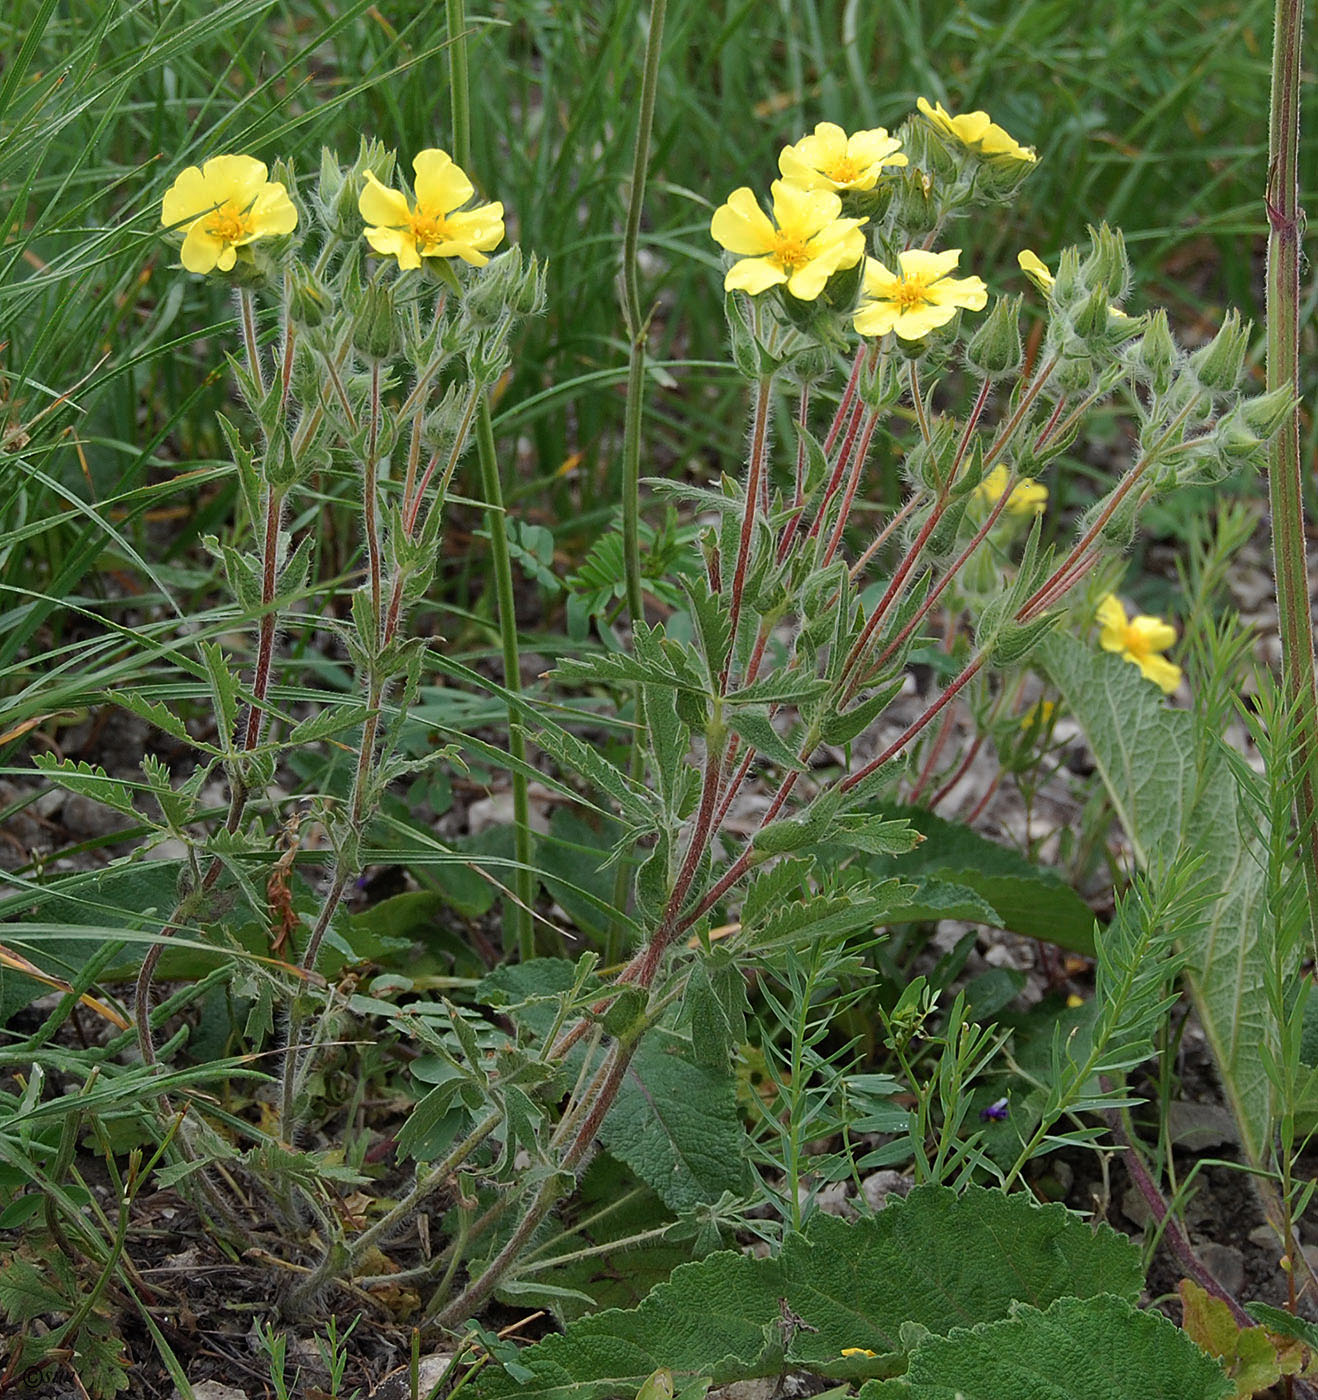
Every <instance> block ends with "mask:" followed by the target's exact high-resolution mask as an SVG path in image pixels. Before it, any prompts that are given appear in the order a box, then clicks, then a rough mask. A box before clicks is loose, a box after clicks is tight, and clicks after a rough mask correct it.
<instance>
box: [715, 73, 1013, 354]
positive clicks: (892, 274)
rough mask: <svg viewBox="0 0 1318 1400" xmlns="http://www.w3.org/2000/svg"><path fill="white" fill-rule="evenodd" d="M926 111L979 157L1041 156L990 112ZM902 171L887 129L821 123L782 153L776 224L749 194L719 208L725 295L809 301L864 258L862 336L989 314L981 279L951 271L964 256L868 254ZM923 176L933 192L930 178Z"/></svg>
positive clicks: (907, 332) (923, 330) (916, 334)
mask: <svg viewBox="0 0 1318 1400" xmlns="http://www.w3.org/2000/svg"><path fill="white" fill-rule="evenodd" d="M919 108H920V112H921V113H922V115H923V116H925V117H926V118H927V119H928V121H929V123H930V126H931V128H933V129H935V130H937V131H938V132H940V133H941V135H942V136H944V137H951V138H952V139H954V140H956V141H958V142H960V143H961V144H962V145H963V146H964V147H965V148H966V150H967V151H968V152H970V153H971V155H972V157H973V158H975V159H978V160H980V161H1005V162H1007V163H1012V162H1026V163H1032V162H1033V161H1034V160H1035V159H1036V157H1035V154H1034V152H1033V151H1032V150H1030V149H1029V148H1027V147H1024V146H1021V145H1020V144H1019V143H1018V142H1016V141H1015V140H1014V139H1013V138H1012V137H1011V136H1009V135H1008V134H1007V133H1006V132H1005V131H1003V129H1002V128H1001V127H1000V126H996V125H994V124H993V123H992V122H991V121H990V120H989V118H988V116H987V114H986V113H983V112H971V113H968V114H966V115H965V116H961V117H952V116H949V115H948V114H947V113H946V112H945V111H944V110H943V108H942V106H941V104H940V105H937V106H934V107H930V105H929V103H928V102H926V101H925V100H924V98H921V99H920V103H919ZM907 165H908V157H907V155H906V153H905V152H904V151H903V150H902V138H901V136H900V135H897V136H894V135H890V134H889V132H888V131H887V130H886V129H885V128H884V127H874V128H872V129H870V130H867V131H856V132H852V133H851V134H848V133H847V132H846V131H844V130H843V129H842V128H841V127H840V126H837V125H835V124H834V123H833V122H820V123H819V124H818V125H817V126H816V127H815V129H814V131H813V132H812V133H810V134H809V135H808V136H803V137H802V138H801V139H800V140H799V141H797V142H795V143H794V144H792V145H790V146H786V147H784V148H783V150H782V152H781V153H780V155H779V157H778V168H779V170H780V171H781V173H782V178H781V179H779V180H776V181H774V184H773V186H772V190H771V198H772V209H773V216H772V218H770V217H769V215H768V214H766V213H765V211H764V209H763V208H762V207H761V204H760V201H759V199H758V198H757V197H756V195H755V192H754V191H753V190H752V189H750V188H749V187H747V186H742V187H741V188H740V189H738V190H734V191H733V193H732V194H731V195H729V196H728V200H727V202H726V203H725V204H722V205H720V206H719V207H718V208H717V209H716V210H715V211H714V217H713V219H712V220H711V221H710V234H711V236H712V237H713V238H714V241H715V242H716V243H718V244H719V245H720V246H722V247H723V248H724V249H726V250H727V251H728V252H729V253H732V254H734V255H735V256H736V259H737V261H735V262H734V263H733V264H732V265H731V266H730V267H729V268H728V270H727V273H726V275H725V277H724V281H723V286H724V290H725V291H729V292H745V293H746V294H747V295H749V296H759V295H760V294H761V293H763V292H767V291H769V290H770V289H771V288H777V287H781V288H783V289H784V291H785V292H786V293H787V294H788V295H789V296H790V297H792V298H794V299H795V301H796V302H812V301H816V300H817V299H818V298H819V297H820V296H821V294H822V293H823V292H824V290H825V288H826V287H828V285H829V283H830V281H831V280H832V279H834V278H836V277H838V274H841V273H846V272H848V270H850V269H854V268H856V266H857V264H860V263H862V260H863V266H862V267H861V270H860V275H859V277H858V278H854V280H853V281H852V282H849V283H848V284H847V286H848V291H849V294H850V293H854V289H855V288H856V287H857V286H858V287H859V291H860V296H859V300H858V301H857V303H856V305H855V306H854V307H853V308H852V313H851V314H852V325H853V326H854V328H855V330H856V332H857V333H858V334H860V335H862V336H883V335H888V334H889V333H891V334H894V335H896V336H897V338H898V339H899V340H903V341H906V342H918V341H921V340H923V339H924V338H925V337H926V336H928V335H929V334H930V332H932V331H935V330H937V329H938V328H939V327H940V326H944V325H946V324H947V323H948V322H949V321H951V320H952V318H953V317H954V316H955V315H956V314H957V312H958V311H963V310H964V311H982V310H983V309H984V307H985V305H986V304H987V302H988V288H987V287H986V286H985V285H984V283H983V281H981V279H980V278H978V277H956V276H954V275H953V274H954V272H955V271H956V268H957V265H958V263H959V261H960V256H961V255H960V251H959V250H957V249H948V250H946V251H944V252H930V251H928V250H927V249H920V248H906V249H903V250H901V251H899V252H897V253H896V254H895V256H894V255H892V254H889V255H888V256H889V260H890V261H891V262H892V264H893V265H892V266H889V263H888V262H885V261H883V260H881V259H880V258H877V257H869V256H867V245H866V235H865V232H864V231H863V230H864V228H865V226H866V225H869V226H870V227H871V228H873V223H872V220H873V217H874V215H875V214H876V212H877V211H878V210H879V209H880V208H882V207H883V205H884V202H885V200H886V198H887V197H888V196H889V195H890V194H891V190H890V189H889V188H888V186H889V185H890V184H891V181H892V178H893V176H894V174H895V173H897V172H901V171H903V169H904V168H905V167H906V166H907ZM917 174H918V181H919V182H921V184H922V186H923V187H924V188H926V189H927V186H928V180H929V178H930V177H928V176H927V175H925V174H924V173H923V172H918V173H917Z"/></svg>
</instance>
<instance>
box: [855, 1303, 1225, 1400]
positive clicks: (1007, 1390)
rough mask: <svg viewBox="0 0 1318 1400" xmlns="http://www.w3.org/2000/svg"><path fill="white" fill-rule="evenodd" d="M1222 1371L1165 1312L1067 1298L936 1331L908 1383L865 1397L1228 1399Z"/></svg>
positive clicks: (918, 1352) (866, 1390) (871, 1387)
mask: <svg viewBox="0 0 1318 1400" xmlns="http://www.w3.org/2000/svg"><path fill="white" fill-rule="evenodd" d="M1232 1391H1233V1387H1232V1385H1231V1382H1230V1381H1229V1380H1228V1379H1227V1378H1226V1376H1225V1375H1223V1373H1222V1368H1221V1367H1220V1366H1219V1365H1218V1364H1217V1362H1216V1361H1214V1360H1213V1359H1212V1358H1211V1357H1208V1356H1205V1355H1204V1353H1203V1352H1202V1351H1200V1350H1199V1348H1198V1347H1197V1346H1195V1344H1194V1343H1193V1342H1192V1341H1191V1340H1190V1339H1189V1337H1187V1336H1186V1335H1185V1333H1184V1332H1182V1331H1180V1330H1179V1329H1178V1328H1177V1327H1175V1326H1173V1325H1172V1323H1170V1322H1168V1321H1167V1319H1166V1318H1165V1317H1163V1316H1161V1315H1160V1314H1158V1313H1152V1312H1140V1311H1139V1310H1138V1309H1136V1308H1134V1307H1132V1306H1131V1305H1130V1304H1129V1303H1128V1302H1126V1301H1125V1299H1123V1298H1114V1297H1097V1298H1094V1297H1091V1298H1085V1299H1080V1298H1061V1299H1059V1300H1058V1301H1057V1302H1056V1303H1054V1304H1053V1305H1052V1307H1050V1308H1048V1309H1047V1311H1046V1312H1040V1311H1039V1310H1038V1309H1037V1308H1031V1307H1020V1308H1017V1309H1016V1310H1015V1312H1014V1315H1013V1316H1012V1317H1009V1318H1005V1319H1004V1320H1002V1321H1001V1322H991V1323H987V1324H984V1325H981V1326H979V1327H975V1328H974V1329H973V1330H971V1329H962V1328H958V1329H957V1330H956V1331H954V1332H952V1333H951V1335H949V1336H946V1337H927V1338H925V1339H924V1340H923V1341H921V1342H920V1343H919V1345H918V1346H917V1347H916V1348H915V1350H914V1352H913V1353H912V1355H911V1365H910V1369H909V1370H908V1371H907V1373H906V1375H905V1376H903V1377H902V1378H901V1379H900V1380H891V1381H873V1382H870V1383H869V1384H868V1385H865V1386H862V1387H861V1390H860V1396H859V1400H1005V1397H1008V1396H1010V1397H1013V1400H1228V1397H1229V1396H1230V1395H1231V1394H1232Z"/></svg>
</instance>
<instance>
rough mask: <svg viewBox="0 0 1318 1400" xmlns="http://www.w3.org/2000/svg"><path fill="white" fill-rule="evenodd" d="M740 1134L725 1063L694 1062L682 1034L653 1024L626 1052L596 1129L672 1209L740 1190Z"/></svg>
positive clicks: (743, 1185)
mask: <svg viewBox="0 0 1318 1400" xmlns="http://www.w3.org/2000/svg"><path fill="white" fill-rule="evenodd" d="M745 1140H746V1134H745V1132H744V1130H743V1129H742V1126H741V1122H740V1119H739V1118H738V1116H737V1101H736V1085H735V1083H734V1080H733V1077H732V1070H731V1066H730V1064H729V1063H727V1062H725V1063H724V1064H722V1065H720V1066H718V1067H714V1066H710V1065H702V1064H697V1063H695V1061H694V1058H693V1050H692V1046H691V1042H690V1041H689V1040H687V1039H686V1038H685V1037H683V1036H678V1035H671V1034H669V1033H667V1032H664V1031H658V1030H655V1031H651V1032H650V1034H649V1035H648V1036H646V1038H645V1039H644V1040H643V1041H642V1042H641V1047H640V1049H639V1050H637V1052H636V1054H635V1055H634V1056H633V1057H632V1062H631V1064H630V1065H629V1066H628V1067H627V1075H626V1077H625V1078H624V1080H623V1082H622V1088H621V1089H620V1090H619V1092H618V1097H617V1100H616V1101H615V1103H614V1105H613V1107H612V1109H610V1111H609V1115H608V1117H607V1118H605V1120H604V1125H603V1127H602V1128H601V1130H600V1141H601V1142H602V1143H603V1144H604V1146H605V1147H606V1148H607V1149H608V1150H609V1151H610V1152H611V1153H612V1154H613V1155H614V1156H615V1157H617V1158H618V1159H619V1160H621V1161H623V1162H626V1164H627V1165H628V1166H629V1167H630V1168H631V1169H632V1171H634V1172H635V1173H636V1175H637V1176H638V1177H640V1179H641V1180H642V1181H643V1182H645V1184H646V1185H647V1186H648V1187H649V1188H650V1189H651V1190H652V1191H653V1192H654V1193H655V1195H657V1196H658V1197H659V1199H660V1200H661V1201H663V1203H664V1205H666V1206H667V1207H668V1208H669V1210H672V1211H683V1210H686V1209H688V1208H689V1207H691V1206H695V1205H700V1204H701V1203H702V1202H713V1201H717V1200H718V1198H719V1197H720V1196H721V1195H722V1194H723V1193H724V1192H725V1191H730V1192H732V1194H733V1195H742V1194H744V1192H745V1191H746V1189H747V1187H748V1185H749V1170H748V1167H747V1162H746V1157H745Z"/></svg>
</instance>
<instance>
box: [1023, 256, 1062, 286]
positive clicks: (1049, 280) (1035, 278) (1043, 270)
mask: <svg viewBox="0 0 1318 1400" xmlns="http://www.w3.org/2000/svg"><path fill="white" fill-rule="evenodd" d="M1016 263H1017V265H1018V266H1019V267H1020V270H1021V271H1022V272H1023V273H1024V274H1025V275H1026V276H1027V277H1028V278H1029V279H1030V280H1031V281H1032V282H1033V283H1034V285H1035V286H1036V287H1039V288H1040V289H1041V290H1042V291H1045V292H1051V291H1052V289H1053V283H1054V282H1055V281H1056V280H1057V279H1056V278H1055V277H1054V276H1053V275H1052V273H1051V272H1049V271H1048V264H1047V263H1045V262H1044V260H1043V259H1042V258H1041V257H1039V255H1038V254H1037V253H1032V252H1031V251H1030V250H1029V249H1028V248H1022V249H1021V250H1020V252H1019V253H1017V254H1016Z"/></svg>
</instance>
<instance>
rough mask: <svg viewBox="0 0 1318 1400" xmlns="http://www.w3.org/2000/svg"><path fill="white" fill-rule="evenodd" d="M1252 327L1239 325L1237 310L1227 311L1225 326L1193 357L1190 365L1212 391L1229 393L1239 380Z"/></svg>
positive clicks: (1199, 378)
mask: <svg viewBox="0 0 1318 1400" xmlns="http://www.w3.org/2000/svg"><path fill="white" fill-rule="evenodd" d="M1249 329H1250V328H1249V327H1248V326H1242V325H1241V324H1240V315H1239V313H1238V312H1236V311H1230V312H1228V313H1227V317H1226V319H1225V320H1224V321H1223V322H1222V329H1221V330H1220V331H1218V333H1217V334H1216V335H1215V336H1214V337H1213V338H1212V340H1210V341H1209V342H1208V344H1207V345H1205V346H1202V347H1201V348H1200V349H1198V350H1196V351H1195V352H1194V354H1193V355H1191V356H1190V368H1191V369H1192V370H1193V371H1194V373H1195V376H1196V378H1197V379H1198V380H1199V382H1200V384H1202V385H1203V386H1204V388H1205V389H1207V390H1208V391H1209V393H1212V394H1229V393H1230V392H1231V391H1232V390H1233V389H1234V388H1235V387H1236V385H1237V384H1238V383H1239V382H1240V371H1241V369H1242V368H1243V366H1244V363H1245V351H1246V350H1247V349H1248V348H1249Z"/></svg>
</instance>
